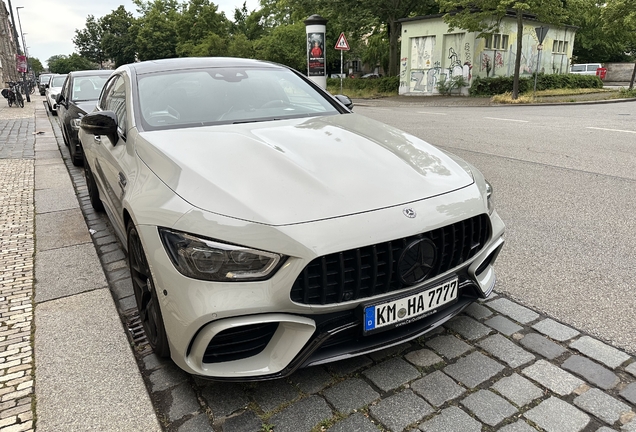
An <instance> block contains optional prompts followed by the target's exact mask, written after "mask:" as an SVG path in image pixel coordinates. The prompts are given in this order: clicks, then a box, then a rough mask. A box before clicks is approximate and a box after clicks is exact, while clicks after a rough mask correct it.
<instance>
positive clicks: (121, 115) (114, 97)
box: [106, 77, 128, 134]
mask: <svg viewBox="0 0 636 432" xmlns="http://www.w3.org/2000/svg"><path fill="white" fill-rule="evenodd" d="M106 106H107V107H108V108H107V109H108V110H109V111H114V112H115V114H117V124H118V125H119V128H120V129H121V131H122V132H123V133H124V134H125V133H126V130H127V129H128V128H127V127H126V85H125V81H124V79H123V78H121V77H119V78H117V81H115V85H113V88H112V91H111V92H110V93H109V95H108V96H106Z"/></svg>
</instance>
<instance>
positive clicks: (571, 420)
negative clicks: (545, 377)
mask: <svg viewBox="0 0 636 432" xmlns="http://www.w3.org/2000/svg"><path fill="white" fill-rule="evenodd" d="M524 417H525V418H527V419H528V420H530V421H531V422H533V423H535V424H536V425H538V426H539V427H541V428H543V429H545V430H546V431H547V432H579V431H581V430H583V428H585V426H587V424H588V423H589V422H590V417H589V416H588V415H587V414H585V413H584V412H583V411H581V410H579V409H577V408H575V407H573V406H572V405H570V404H569V403H567V402H565V401H562V400H561V399H559V398H557V397H554V396H552V397H550V398H549V399H547V400H545V401H543V402H541V403H540V404H539V405H537V406H536V407H534V408H532V409H531V410H529V411H527V412H526V413H525V414H524Z"/></svg>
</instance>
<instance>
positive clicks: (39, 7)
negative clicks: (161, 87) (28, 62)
mask: <svg viewBox="0 0 636 432" xmlns="http://www.w3.org/2000/svg"><path fill="white" fill-rule="evenodd" d="M3 1H4V3H5V5H6V6H7V9H8V8H9V2H8V0H3ZM244 1H245V0H216V1H214V0H213V3H214V4H216V5H217V6H218V8H219V10H220V11H222V12H225V16H227V17H228V19H232V18H233V16H234V8H236V7H241V6H242V5H243V2H244ZM120 5H124V7H125V8H126V10H127V11H129V12H132V13H133V15H137V8H136V6H135V5H134V4H133V2H132V0H92V1H91V0H11V6H13V14H14V17H15V25H16V28H17V30H18V34H19V33H20V25H19V24H18V15H17V14H16V7H19V6H22V7H24V9H20V11H19V14H20V21H21V24H22V32H24V38H25V39H26V45H27V48H28V53H29V56H30V57H36V58H38V59H39V60H40V61H41V62H42V65H44V67H46V66H47V65H46V61H47V60H48V59H49V57H51V56H54V55H57V54H63V55H70V54H72V53H73V52H75V45H74V44H73V37H74V36H75V30H76V29H83V28H84V27H85V25H86V17H87V16H88V15H93V16H94V17H95V18H101V17H103V16H104V15H107V14H109V13H110V12H112V11H113V10H114V9H117V8H118V7H119V6H120ZM257 8H258V0H247V9H248V10H250V11H252V10H254V9H257ZM20 45H22V42H20Z"/></svg>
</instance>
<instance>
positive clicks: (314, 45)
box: [307, 33, 325, 76]
mask: <svg viewBox="0 0 636 432" xmlns="http://www.w3.org/2000/svg"><path fill="white" fill-rule="evenodd" d="M307 55H308V57H309V60H308V62H307V66H308V67H307V72H308V74H307V75H308V76H324V75H325V34H324V33H307Z"/></svg>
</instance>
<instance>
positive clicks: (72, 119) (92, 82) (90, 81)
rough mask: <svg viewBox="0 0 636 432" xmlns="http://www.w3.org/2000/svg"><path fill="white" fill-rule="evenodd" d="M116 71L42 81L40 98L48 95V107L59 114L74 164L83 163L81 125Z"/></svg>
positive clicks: (76, 73) (46, 76) (50, 77)
mask: <svg viewBox="0 0 636 432" xmlns="http://www.w3.org/2000/svg"><path fill="white" fill-rule="evenodd" d="M112 72H113V71H112V70H87V71H74V72H70V73H68V74H42V75H40V77H39V80H38V87H39V90H40V95H43V96H46V105H47V107H48V109H49V111H50V112H51V113H52V114H53V115H58V116H59V119H60V128H61V129H62V136H63V138H64V144H66V145H67V146H68V148H69V151H70V153H71V158H72V161H73V165H76V166H81V165H82V163H83V152H82V145H81V143H80V140H79V135H78V132H79V127H80V126H79V125H80V121H81V118H82V117H83V116H84V115H86V113H88V112H91V111H93V109H95V105H96V103H97V100H98V99H99V95H100V93H101V91H102V88H103V87H104V84H105V83H106V80H107V79H108V77H109V76H110V75H111V74H112Z"/></svg>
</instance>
